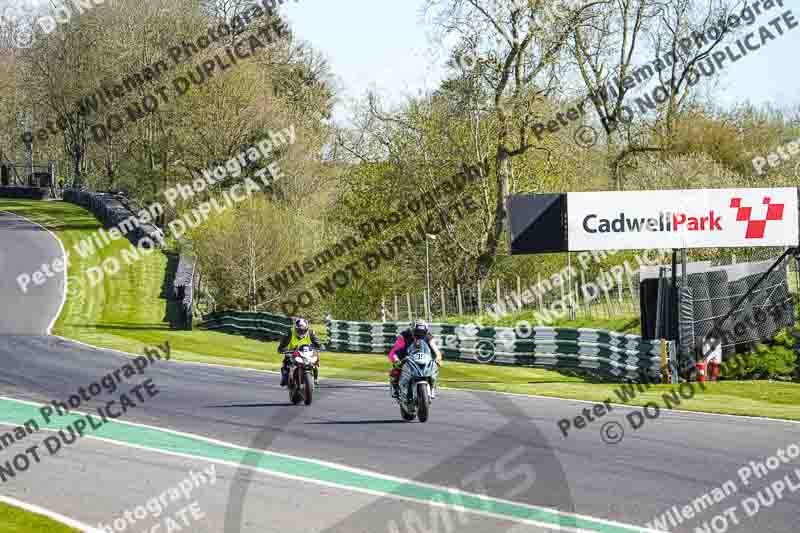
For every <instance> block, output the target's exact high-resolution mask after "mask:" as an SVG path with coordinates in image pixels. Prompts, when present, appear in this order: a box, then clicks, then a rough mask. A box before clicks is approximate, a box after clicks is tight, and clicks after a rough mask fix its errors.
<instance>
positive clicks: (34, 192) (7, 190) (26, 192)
mask: <svg viewBox="0 0 800 533" xmlns="http://www.w3.org/2000/svg"><path fill="white" fill-rule="evenodd" d="M49 197H50V189H47V188H43V187H0V198H19V199H25V200H44V199H45V198H49Z"/></svg>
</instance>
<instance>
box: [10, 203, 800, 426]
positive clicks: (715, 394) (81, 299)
mask: <svg viewBox="0 0 800 533" xmlns="http://www.w3.org/2000/svg"><path fill="white" fill-rule="evenodd" d="M0 210H6V211H12V212H16V213H19V214H20V215H23V216H26V217H28V218H30V219H32V220H34V221H36V222H39V223H40V224H42V225H44V226H46V227H48V228H49V229H51V230H52V231H53V232H54V233H56V235H58V237H59V238H60V239H61V240H62V242H63V243H64V247H65V248H66V249H67V251H68V252H70V257H69V274H70V276H71V283H70V291H69V294H68V297H67V302H66V304H65V306H64V309H63V311H62V313H61V315H60V316H59V318H58V320H57V322H56V324H55V327H54V328H53V333H54V334H56V335H61V336H64V337H68V338H71V339H75V340H78V341H82V342H86V343H89V344H93V345H95V346H100V347H103V348H111V349H115V350H122V351H125V352H130V353H143V348H144V347H145V346H155V345H157V344H162V343H163V342H164V341H169V343H170V347H171V349H172V355H173V357H174V358H175V359H178V360H184V361H194V362H202V363H211V364H221V365H229V366H238V367H246V368H255V369H261V370H273V371H274V370H277V369H278V368H279V367H280V361H281V357H280V356H279V355H278V354H277V353H276V349H277V344H276V343H269V342H266V343H265V342H261V341H257V340H253V339H248V338H245V337H239V336H231V335H228V334H224V333H216V332H211V331H205V330H195V331H178V330H173V329H170V326H169V321H168V312H167V300H166V298H165V293H164V287H165V286H166V285H165V273H166V270H167V261H168V258H167V256H166V255H164V254H163V253H162V252H159V251H156V252H153V253H150V254H146V255H143V258H142V260H141V261H136V262H132V263H131V264H125V263H124V262H122V264H121V268H120V271H119V272H118V273H117V274H116V275H113V276H108V275H107V276H105V278H104V279H103V280H102V281H101V282H100V283H98V284H97V285H94V286H92V285H91V284H90V283H88V282H87V281H86V278H85V276H82V275H81V273H82V272H85V271H86V269H88V268H90V267H97V266H99V265H100V264H101V263H102V262H103V261H106V260H108V259H109V258H110V257H119V254H120V252H121V250H122V249H125V248H127V249H130V248H131V246H130V245H129V244H128V243H127V241H116V242H114V243H112V244H111V245H110V246H108V247H106V248H103V249H102V250H100V251H99V252H98V253H97V255H94V256H90V257H86V258H82V257H80V256H79V255H78V254H76V253H72V249H73V246H74V245H75V244H76V243H77V242H78V241H79V240H80V239H82V238H85V237H87V236H89V234H90V233H91V232H92V231H94V230H96V229H98V228H99V227H100V225H99V223H98V222H97V221H96V219H95V218H94V216H93V215H92V214H91V213H89V212H87V211H85V210H84V209H82V208H80V207H78V206H74V205H72V204H68V203H64V202H36V201H12V200H2V199H0ZM75 276H78V277H81V278H82V279H83V280H84V281H83V282H82V283H78V282H77V281H72V278H73V277H75ZM73 283H74V285H73ZM519 316H524V313H522V314H520V315H519ZM519 316H517V315H515V316H514V317H509V318H508V320H512V322H511V324H513V323H514V321H516V320H518V319H519ZM531 318H532V316H531ZM465 321H467V322H468V321H469V320H465ZM559 325H562V324H559ZM563 325H569V326H571V327H576V323H575V322H571V323H569V324H563ZM581 326H585V327H600V328H604V329H612V330H617V331H630V332H636V329H638V320H635V319H631V318H620V319H612V320H611V321H606V322H596V321H594V322H591V323H582V324H581ZM322 357H323V359H322V360H323V372H322V377H323V379H324V378H326V377H328V378H348V379H356V380H364V381H373V382H380V383H386V380H387V374H386V373H387V370H388V362H387V361H386V359H385V358H384V357H382V356H379V355H377V354H343V353H324V354H323V355H322ZM441 379H442V385H443V386H444V387H450V388H459V389H473V390H487V391H499V392H511V393H519V394H534V395H542V396H552V397H558V398H573V399H580V400H591V401H603V400H605V399H607V398H612V401H616V395H615V393H614V390H615V389H617V387H618V385H617V384H609V383H592V382H589V381H587V380H584V379H582V378H579V377H573V376H566V375H564V374H562V373H559V372H554V371H551V370H546V369H539V368H521V367H500V366H491V365H480V364H468V363H450V362H448V363H446V364H445V366H444V367H443V368H442V372H441ZM669 389H670V386H669V385H659V386H653V387H652V388H651V389H649V390H647V391H645V392H643V393H641V394H640V395H638V396H637V397H636V398H635V399H634V400H632V401H630V404H631V405H644V404H645V403H647V402H648V401H660V399H661V394H663V393H665V392H667V391H668V390H669ZM660 403H661V405H663V402H660ZM680 407H681V409H684V410H689V411H708V412H715V413H726V414H736V415H751V416H768V417H775V418H786V419H792V420H800V384H796V383H782V382H772V381H724V382H720V383H710V384H708V385H707V386H706V391H705V392H704V393H702V394H698V395H697V396H696V397H695V398H693V399H691V400H688V401H684V402H683V403H682V404H681V406H680Z"/></svg>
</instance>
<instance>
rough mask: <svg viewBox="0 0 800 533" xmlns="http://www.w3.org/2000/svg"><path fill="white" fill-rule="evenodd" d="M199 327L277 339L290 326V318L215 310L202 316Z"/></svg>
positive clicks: (262, 338) (258, 337)
mask: <svg viewBox="0 0 800 533" xmlns="http://www.w3.org/2000/svg"><path fill="white" fill-rule="evenodd" d="M200 327H202V328H204V329H209V330H214V331H221V332H223V333H230V334H233V335H243V336H246V337H254V338H257V339H261V340H278V339H280V338H281V337H283V336H284V335H285V334H286V333H287V332H288V331H289V330H290V329H291V327H292V318H291V317H287V316H283V315H273V314H270V313H245V312H241V311H217V312H214V313H210V314H208V315H205V316H204V317H203V322H202V323H201V324H200Z"/></svg>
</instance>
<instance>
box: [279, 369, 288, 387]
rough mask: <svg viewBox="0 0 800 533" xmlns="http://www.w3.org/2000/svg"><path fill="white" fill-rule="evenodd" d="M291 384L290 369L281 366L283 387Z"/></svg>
mask: <svg viewBox="0 0 800 533" xmlns="http://www.w3.org/2000/svg"><path fill="white" fill-rule="evenodd" d="M288 384H289V369H288V368H286V367H285V366H284V367H281V387H285V386H286V385H288Z"/></svg>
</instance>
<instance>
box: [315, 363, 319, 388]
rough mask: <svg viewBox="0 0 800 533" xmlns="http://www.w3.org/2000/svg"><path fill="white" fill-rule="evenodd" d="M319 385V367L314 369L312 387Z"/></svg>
mask: <svg viewBox="0 0 800 533" xmlns="http://www.w3.org/2000/svg"><path fill="white" fill-rule="evenodd" d="M318 385H319V367H314V386H315V387H316V386H318Z"/></svg>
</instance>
